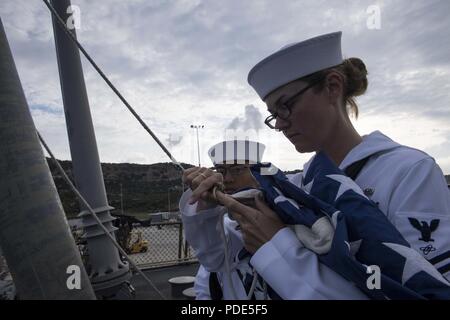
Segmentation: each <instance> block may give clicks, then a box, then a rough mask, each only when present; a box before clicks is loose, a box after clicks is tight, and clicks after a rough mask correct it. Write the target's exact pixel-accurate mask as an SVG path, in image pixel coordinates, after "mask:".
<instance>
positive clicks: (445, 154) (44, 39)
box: [0, 0, 450, 174]
mask: <svg viewBox="0 0 450 320" xmlns="http://www.w3.org/2000/svg"><path fill="white" fill-rule="evenodd" d="M72 4H73V5H76V6H77V7H78V8H79V9H80V15H79V17H80V20H79V23H80V25H79V29H78V30H77V34H78V39H79V40H80V42H81V43H82V44H83V45H84V46H85V48H86V50H87V51H88V52H89V53H90V54H91V56H92V57H93V58H94V60H95V61H96V62H97V63H98V65H99V66H100V67H101V68H102V69H103V70H104V72H105V73H106V74H107V75H108V76H109V77H110V79H111V80H112V82H113V83H114V84H115V85H116V87H117V88H118V89H119V90H120V91H121V92H122V94H123V95H124V96H125V97H126V98H127V99H128V100H129V102H130V103H131V105H132V106H133V107H134V108H135V109H136V111H137V112H138V113H139V114H140V115H141V116H142V117H143V118H144V120H145V121H146V122H147V124H148V125H149V127H150V128H151V129H152V130H153V131H154V132H155V133H156V134H157V136H159V137H160V139H161V140H162V141H164V142H165V143H166V144H167V146H168V147H169V149H170V150H171V151H172V153H173V155H174V156H175V158H177V160H179V161H183V162H188V163H196V162H197V149H196V147H197V146H196V135H195V131H194V130H195V129H192V128H190V125H191V124H194V125H204V128H203V129H200V130H199V140H200V151H201V155H200V156H201V161H202V164H204V165H211V163H210V162H209V159H208V156H207V150H208V148H209V147H210V146H211V145H213V144H214V143H216V142H219V141H220V140H223V139H224V138H227V137H229V136H230V135H232V134H233V133H236V130H238V131H237V132H238V133H239V132H242V131H244V130H247V132H249V130H250V134H251V135H252V136H251V138H257V139H259V140H260V141H261V142H263V143H265V144H266V145H267V149H266V154H265V160H267V161H272V162H274V163H275V164H277V165H278V166H279V167H281V168H282V169H296V168H301V167H302V166H303V163H304V162H305V161H306V160H307V159H308V158H309V157H310V156H311V155H310V154H304V155H300V154H298V153H297V152H296V151H295V149H294V148H293V147H292V146H291V145H290V143H289V142H288V141H287V140H285V139H284V137H283V136H282V134H281V133H276V132H273V131H271V130H270V129H268V128H265V127H264V125H263V124H262V120H263V119H264V118H265V117H266V116H267V112H266V108H265V105H264V104H263V103H262V102H261V101H260V100H259V99H258V97H257V95H256V93H255V92H254V91H253V90H252V89H251V87H250V86H249V85H248V84H247V81H246V79H247V74H248V71H249V70H250V68H251V67H252V66H253V65H254V64H255V63H257V62H258V61H259V60H260V59H262V58H263V57H265V56H267V55H268V54H270V53H272V52H274V51H276V50H278V49H279V48H281V47H282V46H284V45H286V44H288V43H292V42H297V41H301V40H304V39H306V38H309V37H313V36H316V35H319V34H323V33H328V32H334V31H338V30H341V31H342V32H343V38H342V49H343V54H344V56H345V57H353V56H356V57H360V58H361V59H363V61H364V62H365V63H366V66H367V68H368V70H369V89H368V91H367V93H366V94H365V95H364V96H363V97H360V98H359V100H358V103H359V106H360V117H359V119H358V120H356V121H354V124H355V126H356V128H357V129H358V131H359V132H360V133H361V134H367V133H370V132H372V131H374V130H380V131H382V132H383V133H385V134H387V135H389V136H390V137H391V138H393V139H394V140H396V141H398V142H400V143H402V144H406V145H410V146H412V147H415V148H419V149H423V150H425V151H426V152H428V153H429V154H430V155H431V156H433V157H434V158H435V159H436V161H437V162H438V164H439V165H440V166H441V168H442V169H443V171H444V173H446V174H450V126H449V125H448V124H449V123H450V35H449V33H450V31H449V30H450V19H448V14H449V13H450V1H448V0H442V1H438V0H432V1H419V0H414V1H411V0H395V1H393V0H391V1H376V0H369V1H333V0H322V1H318V0H315V1H312V0H311V1H307V0H293V1H287V0H282V1H269V0H267V1H262V0H245V1H243V0H227V1H223V0H222V1H219V0H210V1H201V0H128V1H122V0H96V1H87V0H72ZM378 12H379V14H380V15H379V20H377V18H378V16H377V13H378ZM0 16H1V19H2V22H3V25H4V27H5V29H6V33H7V36H8V39H9V42H10V46H11V49H12V51H13V54H14V58H15V62H16V65H17V69H18V72H19V75H20V78H21V81H22V84H23V87H24V91H25V95H26V97H27V100H28V104H29V107H30V109H31V112H32V115H33V118H34V121H35V124H36V127H37V128H38V129H39V130H40V132H41V133H42V135H43V136H44V138H45V139H46V140H47V142H48V144H49V145H50V147H51V148H52V150H53V152H54V153H55V154H56V156H57V157H58V158H60V159H70V150H69V144H68V139H67V133H66V126H65V118H64V112H63V107H62V98H61V90H60V86H59V78H58V70H57V62H56V56H55V46H54V39H53V31H52V25H51V19H50V13H49V12H48V9H47V8H46V7H45V5H44V4H43V3H42V1H40V0H1V2H0ZM378 22H379V24H378ZM82 61H83V68H84V75H85V78H86V86H87V90H88V95H89V102H90V106H91V111H92V117H93V121H94V126H95V130H96V137H97V142H98V147H99V153H100V158H101V160H102V162H135V163H155V162H167V161H168V159H167V157H166V155H165V154H164V153H163V152H162V151H161V150H160V149H159V147H158V146H157V144H156V143H155V142H154V141H153V140H152V139H151V137H150V136H149V135H148V134H147V133H146V132H145V131H144V130H143V129H142V128H141V127H140V126H139V124H138V123H137V121H136V120H135V119H134V118H133V117H132V115H131V114H130V113H129V112H128V111H127V110H126V109H125V107H124V106H123V105H122V104H121V102H120V101H119V99H118V98H117V97H116V96H115V95H114V94H113V93H112V91H111V90H110V89H109V88H108V87H107V86H106V84H105V83H104V82H103V80H102V79H101V78H100V76H99V75H98V74H97V73H96V72H95V70H94V69H93V68H92V67H91V66H90V65H89V63H88V62H87V61H86V60H85V59H84V58H82Z"/></svg>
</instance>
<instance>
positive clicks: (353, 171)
mask: <svg viewBox="0 0 450 320" xmlns="http://www.w3.org/2000/svg"><path fill="white" fill-rule="evenodd" d="M371 156H372V155H370V156H368V157H365V158H363V159H361V160H359V161H356V162H354V163H352V164H351V165H349V166H348V167H347V169H345V174H346V175H347V176H348V177H350V178H351V179H352V180H355V179H356V177H358V174H359V172H360V171H361V170H362V168H363V167H364V166H365V165H366V163H367V161H369V159H370V157H371Z"/></svg>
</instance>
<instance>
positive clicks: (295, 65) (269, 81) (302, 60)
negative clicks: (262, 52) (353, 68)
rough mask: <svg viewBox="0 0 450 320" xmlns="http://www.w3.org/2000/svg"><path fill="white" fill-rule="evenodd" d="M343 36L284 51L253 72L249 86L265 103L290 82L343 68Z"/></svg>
mask: <svg viewBox="0 0 450 320" xmlns="http://www.w3.org/2000/svg"><path fill="white" fill-rule="evenodd" d="M341 35H342V32H340V31H339V32H333V33H328V34H324V35H321V36H318V37H314V38H311V39H308V40H305V41H302V42H298V43H294V44H291V45H288V46H285V47H283V48H281V49H280V50H279V51H277V52H275V53H273V54H271V55H270V56H268V57H267V58H265V59H263V60H262V61H260V62H259V63H258V64H256V65H255V66H254V67H253V68H252V69H251V70H250V72H249V74H248V79H247V81H248V83H249V84H250V85H251V86H252V87H253V89H255V91H256V93H258V95H259V97H260V98H261V99H262V100H264V99H265V98H266V97H267V95H268V94H269V93H271V92H272V91H274V90H275V89H278V88H280V87H281V86H283V85H285V84H288V83H289V82H292V81H294V80H297V79H300V78H302V77H304V76H307V75H310V74H312V73H314V72H317V71H320V70H323V69H327V68H330V67H334V66H336V65H338V64H341V63H342V62H343V60H342V52H341Z"/></svg>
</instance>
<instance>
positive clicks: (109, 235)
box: [36, 130, 167, 300]
mask: <svg viewBox="0 0 450 320" xmlns="http://www.w3.org/2000/svg"><path fill="white" fill-rule="evenodd" d="M36 133H37V135H38V137H39V140H40V141H41V143H42V145H43V146H44V148H45V150H46V151H47V153H48V154H49V155H50V157H51V158H52V160H53V162H54V163H55V165H56V167H57V169H58V171H59V172H60V173H61V175H62V177H63V179H64V180H65V181H66V183H67V184H68V185H69V187H70V189H72V191H73V192H74V193H75V195H76V196H77V198H78V199H79V200H80V201H81V202H82V203H83V205H84V206H85V207H86V208H87V209H88V211H89V212H90V214H91V215H92V217H93V218H94V219H95V221H96V222H97V224H98V225H99V226H100V227H101V228H102V229H103V232H104V233H105V234H106V235H107V236H108V237H109V239H110V240H111V241H112V243H113V244H114V245H115V246H116V247H117V249H118V250H119V252H120V253H121V254H122V255H123V256H124V257H125V258H126V259H127V260H128V262H129V263H130V265H131V266H132V267H133V268H134V269H135V270H136V271H137V272H138V273H139V274H140V275H141V276H142V277H143V278H144V280H145V281H147V283H148V284H149V285H150V286H151V287H152V288H153V289H154V290H155V291H156V292H157V293H158V295H159V296H160V297H161V298H162V299H163V300H167V299H166V297H165V296H164V295H163V294H162V292H161V291H159V290H158V288H157V287H156V286H155V284H154V283H153V282H152V281H151V280H150V279H149V278H148V277H147V276H146V275H145V274H144V272H142V270H141V269H139V268H138V266H137V265H136V264H135V263H134V262H133V261H132V260H131V258H130V257H129V256H128V255H127V253H126V252H125V250H123V249H122V247H121V246H120V245H119V243H118V242H117V241H116V239H114V237H113V236H112V235H111V233H110V232H109V231H108V229H106V227H105V226H104V225H103V223H102V221H101V220H100V219H99V217H98V216H97V214H96V213H95V212H94V210H92V208H91V206H90V205H89V203H88V202H87V201H86V199H84V197H83V196H82V195H81V193H80V192H79V191H78V189H77V188H76V187H75V186H74V184H73V183H72V181H71V180H70V178H69V177H68V176H67V174H66V172H65V171H64V169H63V168H62V167H61V165H60V164H59V162H58V160H56V158H55V156H54V155H53V153H52V151H51V150H50V148H49V147H48V145H47V143H46V142H45V141H44V139H43V138H42V136H41V135H40V133H39V132H38V131H37V130H36Z"/></svg>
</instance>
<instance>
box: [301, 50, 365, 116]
mask: <svg viewBox="0 0 450 320" xmlns="http://www.w3.org/2000/svg"><path fill="white" fill-rule="evenodd" d="M331 71H336V72H338V73H339V74H341V75H342V76H343V77H344V92H343V95H344V96H343V102H344V105H345V108H346V111H347V114H348V115H351V114H353V115H354V116H355V118H358V105H357V103H356V101H355V97H357V96H361V95H363V94H364V93H365V92H366V90H367V86H368V81H367V74H368V72H367V69H366V65H365V64H364V62H363V61H362V60H361V59H359V58H348V59H345V60H344V62H342V63H341V64H339V65H337V66H334V67H331V68H328V69H324V70H320V71H318V72H315V73H313V74H310V75H308V76H306V77H303V78H301V79H299V80H301V81H305V82H307V83H308V84H309V83H312V82H314V81H318V80H319V79H322V80H321V81H320V83H319V84H318V85H317V90H321V89H323V87H324V84H325V76H326V75H327V74H328V73H330V72H331Z"/></svg>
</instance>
